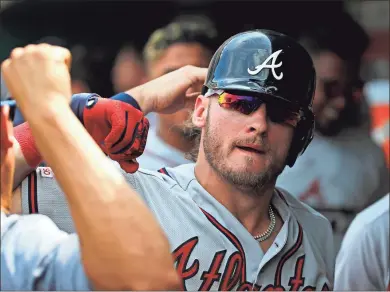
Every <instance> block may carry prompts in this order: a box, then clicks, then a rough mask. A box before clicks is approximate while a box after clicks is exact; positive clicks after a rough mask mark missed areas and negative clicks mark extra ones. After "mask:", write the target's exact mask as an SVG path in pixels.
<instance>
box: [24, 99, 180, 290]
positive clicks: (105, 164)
mask: <svg viewBox="0 0 390 292" xmlns="http://www.w3.org/2000/svg"><path fill="white" fill-rule="evenodd" d="M26 119H27V120H28V121H29V123H30V127H31V129H32V131H33V135H34V137H35V142H36V144H37V147H38V148H39V150H40V152H41V153H42V154H43V157H44V159H45V161H47V162H48V163H49V165H50V166H51V167H52V168H53V170H54V173H55V175H56V178H57V180H58V182H59V183H60V185H61V187H62V188H63V190H64V192H65V194H66V196H67V198H68V201H69V205H70V210H71V213H72V217H73V219H74V223H75V227H76V230H77V232H78V234H79V236H80V241H81V250H82V253H83V259H84V261H85V266H86V271H87V273H89V274H90V275H93V278H94V280H95V281H96V280H97V281H98V283H102V281H105V280H106V279H107V277H109V278H110V279H111V280H112V281H113V282H112V285H113V286H111V287H116V289H117V288H118V287H117V286H116V285H117V284H118V283H126V284H131V285H132V286H131V287H129V286H127V287H123V288H126V289H132V290H133V289H134V290H139V289H146V290H150V289H152V288H153V287H160V286H158V285H162V286H161V287H160V288H161V289H175V288H176V287H175V285H176V280H177V275H176V273H175V272H174V271H173V273H172V272H170V268H172V267H173V260H172V258H171V256H170V253H169V252H170V251H169V244H168V241H167V239H166V238H165V235H164V234H163V232H162V230H161V229H160V227H159V225H158V224H157V222H156V221H155V219H154V217H153V216H152V214H151V213H150V212H149V210H148V209H147V207H146V206H145V205H144V203H143V201H142V200H141V198H140V197H139V196H138V195H137V193H136V192H135V191H134V190H133V189H131V188H130V187H129V186H128V185H127V183H126V181H125V179H124V178H123V176H122V175H121V173H120V172H119V170H118V169H117V168H116V167H115V166H114V165H113V163H112V162H111V161H110V160H109V159H108V158H107V157H106V156H105V155H104V154H103V152H102V151H101V150H100V149H99V148H98V146H97V145H96V143H95V142H94V141H93V139H92V138H91V137H90V136H89V135H88V133H87V132H86V130H85V129H84V128H83V126H82V125H81V123H80V122H79V121H78V120H77V118H76V117H75V116H74V115H73V113H72V112H71V111H70V109H69V107H68V106H67V105H66V104H63V105H59V104H56V105H54V106H50V105H46V107H45V108H44V109H41V113H40V114H39V115H38V114H37V113H34V114H31V115H29V114H27V113H26ZM75 173H76V175H75ZM164 252H166V254H164ZM151 254H155V257H157V259H156V258H155V259H154V261H155V262H150V264H149V265H148V266H149V270H148V272H147V273H146V271H145V270H143V269H142V268H139V267H143V266H146V265H145V262H144V261H145V260H148V259H150V258H151V257H150V255H151ZM157 263H158V264H157ZM162 266H165V268H164V269H163V270H161V267H162ZM158 269H160V271H158ZM171 270H172V269H171ZM108 271H112V273H108ZM160 274H161V277H160ZM146 275H147V276H146ZM150 279H153V281H150ZM99 281H100V282H99ZM129 281H130V282H131V283H128V282H129ZM153 282H154V283H153ZM164 284H166V287H164ZM103 286H104V285H103ZM111 287H107V286H104V287H100V288H111Z"/></svg>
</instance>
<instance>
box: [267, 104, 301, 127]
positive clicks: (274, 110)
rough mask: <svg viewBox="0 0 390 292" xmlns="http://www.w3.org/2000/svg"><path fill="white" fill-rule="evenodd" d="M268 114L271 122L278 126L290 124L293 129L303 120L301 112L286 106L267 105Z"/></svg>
mask: <svg viewBox="0 0 390 292" xmlns="http://www.w3.org/2000/svg"><path fill="white" fill-rule="evenodd" d="M267 114H268V117H269V119H270V120H271V122H273V123H278V124H289V125H291V126H293V127H296V126H297V125H298V122H299V121H300V120H301V114H300V113H299V111H294V110H292V109H289V108H288V107H286V106H277V105H274V104H268V105H267Z"/></svg>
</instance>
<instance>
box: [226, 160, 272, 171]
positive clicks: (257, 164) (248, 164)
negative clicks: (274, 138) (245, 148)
mask: <svg viewBox="0 0 390 292" xmlns="http://www.w3.org/2000/svg"><path fill="white" fill-rule="evenodd" d="M230 166H231V169H233V170H234V171H235V172H245V173H248V174H250V173H253V174H257V173H260V172H263V171H264V170H265V169H268V167H269V160H268V159H267V158H266V157H251V156H249V157H248V156H239V157H235V158H234V159H232V160H231V161H230Z"/></svg>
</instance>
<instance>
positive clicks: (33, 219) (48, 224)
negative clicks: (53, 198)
mask: <svg viewBox="0 0 390 292" xmlns="http://www.w3.org/2000/svg"><path fill="white" fill-rule="evenodd" d="M0 287H1V290H27V291H31V290H46V291H48V290H91V285H90V284H89V283H88V280H87V278H86V276H85V273H84V269H83V266H82V264H81V259H80V250H79V241H78V238H77V236H76V235H75V234H72V235H69V234H67V233H66V232H64V231H61V230H60V229H58V227H57V226H56V225H55V224H54V223H53V221H51V220H50V219H49V218H48V217H47V216H44V215H39V214H33V215H24V216H19V215H11V216H7V215H5V214H4V213H3V212H1V282H0Z"/></svg>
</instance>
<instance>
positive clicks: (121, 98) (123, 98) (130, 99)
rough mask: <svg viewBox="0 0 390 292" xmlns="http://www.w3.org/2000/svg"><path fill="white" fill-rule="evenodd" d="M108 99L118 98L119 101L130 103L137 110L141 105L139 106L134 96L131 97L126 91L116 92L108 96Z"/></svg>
mask: <svg viewBox="0 0 390 292" xmlns="http://www.w3.org/2000/svg"><path fill="white" fill-rule="evenodd" d="M110 99H114V100H119V101H122V102H125V103H127V104H130V105H132V106H133V107H135V108H136V109H137V110H139V111H142V110H141V107H140V106H139V104H138V102H137V101H136V100H135V99H134V97H132V96H131V95H129V94H127V93H124V92H121V93H118V94H116V95H114V96H112V97H110Z"/></svg>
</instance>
